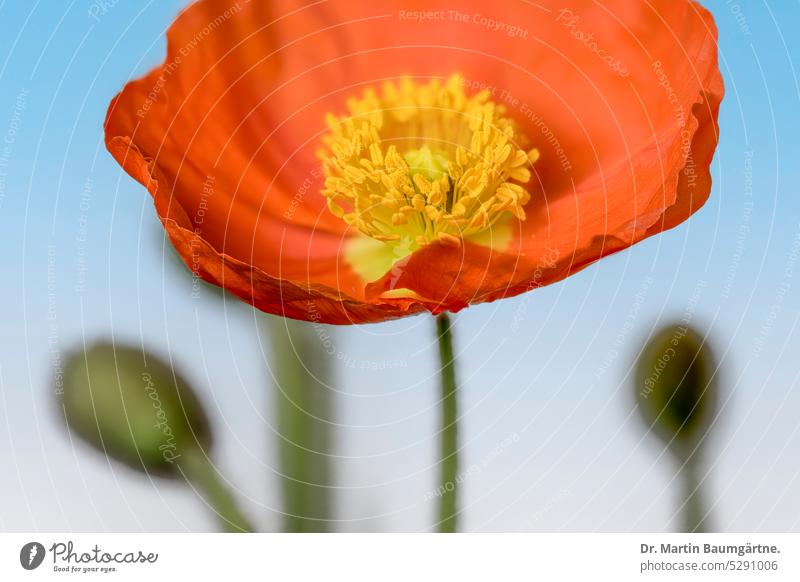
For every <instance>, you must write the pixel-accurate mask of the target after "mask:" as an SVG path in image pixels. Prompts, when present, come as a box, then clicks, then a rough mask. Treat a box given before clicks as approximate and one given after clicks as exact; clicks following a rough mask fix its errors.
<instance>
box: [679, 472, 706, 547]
mask: <svg viewBox="0 0 800 582" xmlns="http://www.w3.org/2000/svg"><path fill="white" fill-rule="evenodd" d="M699 471H700V463H699V462H698V461H697V457H694V456H692V457H689V458H688V459H687V460H686V462H685V463H684V464H683V467H681V478H682V480H683V497H684V502H683V509H682V514H683V515H682V520H683V529H682V530H681V531H684V532H694V533H705V532H708V531H710V530H709V519H708V511H706V508H705V503H704V501H703V492H702V483H701V482H700V475H699Z"/></svg>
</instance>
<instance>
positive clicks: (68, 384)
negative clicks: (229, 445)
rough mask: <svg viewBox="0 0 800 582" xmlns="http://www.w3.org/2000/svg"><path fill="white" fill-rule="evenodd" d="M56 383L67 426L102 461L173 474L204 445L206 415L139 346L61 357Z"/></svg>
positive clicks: (207, 440)
mask: <svg viewBox="0 0 800 582" xmlns="http://www.w3.org/2000/svg"><path fill="white" fill-rule="evenodd" d="M63 378H64V385H63V390H61V391H60V392H61V395H60V396H61V404H62V406H63V412H64V415H65V418H66V421H67V423H68V425H69V426H70V428H71V430H72V431H74V432H75V433H76V434H78V435H79V436H80V437H81V438H83V439H84V440H85V441H87V442H88V443H89V444H91V445H92V446H94V447H95V448H97V449H99V450H100V451H102V452H104V453H105V454H106V455H107V456H109V457H112V458H114V459H117V460H118V461H121V462H123V463H125V464H126V465H129V466H131V467H133V468H135V469H138V470H141V471H145V472H147V473H155V474H158V475H161V476H173V477H179V476H180V473H179V471H178V470H177V467H176V465H175V462H176V461H177V460H178V459H179V458H180V457H181V456H182V455H183V454H184V453H186V452H197V451H199V450H205V451H207V450H208V449H209V448H210V445H211V428H210V425H209V422H208V418H207V416H206V414H205V412H204V411H203V408H202V406H201V404H200V401H199V400H198V398H197V396H195V394H194V392H193V390H192V389H191V387H190V386H189V384H188V383H187V382H186V380H185V379H184V378H182V377H181V376H180V375H179V374H178V373H177V372H175V370H173V368H172V367H171V366H170V365H168V364H167V363H165V362H163V361H161V360H160V359H159V358H157V357H155V356H153V355H152V354H150V353H147V352H143V351H142V350H141V349H140V348H134V347H129V346H113V345H112V344H110V343H106V342H100V343H97V344H95V345H94V346H92V347H91V348H89V349H88V350H87V351H86V352H78V353H75V354H72V355H71V356H70V357H69V358H67V360H66V362H65V365H64V377H63Z"/></svg>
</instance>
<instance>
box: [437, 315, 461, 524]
mask: <svg viewBox="0 0 800 582" xmlns="http://www.w3.org/2000/svg"><path fill="white" fill-rule="evenodd" d="M436 330H437V334H438V337H439V358H440V361H441V369H442V392H441V399H442V416H441V420H442V431H441V448H440V459H441V462H440V465H439V467H440V471H441V477H440V483H441V484H440V488H439V491H440V492H441V496H440V497H439V523H438V525H439V531H440V532H442V533H452V532H455V531H456V526H457V521H456V503H457V500H458V497H457V490H456V487H457V479H458V406H457V401H456V389H457V386H456V372H455V362H454V355H453V333H452V327H451V323H450V316H448V315H447V313H442V314H440V315H439V316H438V317H437V318H436Z"/></svg>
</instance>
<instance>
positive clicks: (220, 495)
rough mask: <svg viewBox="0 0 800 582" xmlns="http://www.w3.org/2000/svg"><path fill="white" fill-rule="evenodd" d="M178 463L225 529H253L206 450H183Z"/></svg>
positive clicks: (243, 530) (237, 530) (246, 530)
mask: <svg viewBox="0 0 800 582" xmlns="http://www.w3.org/2000/svg"><path fill="white" fill-rule="evenodd" d="M176 463H177V464H178V467H180V469H181V471H183V474H184V476H185V477H186V478H187V479H188V480H189V482H190V483H192V485H194V486H195V487H196V488H197V489H198V490H199V491H200V493H201V495H203V497H204V498H205V500H206V502H207V503H208V504H209V505H210V506H211V508H212V509H213V510H214V512H215V513H216V514H217V518H218V519H219V522H220V525H221V526H222V529H223V530H224V531H226V532H251V531H253V526H252V525H251V524H250V522H249V520H248V519H247V518H246V517H245V516H244V515H243V514H242V513H241V511H240V510H239V508H238V507H237V505H236V501H235V500H234V498H233V495H232V493H231V492H230V490H229V489H228V488H227V487H226V486H225V483H223V482H222V480H221V479H220V476H219V473H218V472H217V469H216V468H215V467H214V465H213V463H212V462H211V460H210V459H209V458H208V457H207V456H206V454H205V452H203V451H202V450H201V449H190V450H187V451H182V452H181V456H180V457H179V458H178V459H177V460H176Z"/></svg>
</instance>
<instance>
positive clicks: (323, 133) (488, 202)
mask: <svg viewBox="0 0 800 582" xmlns="http://www.w3.org/2000/svg"><path fill="white" fill-rule="evenodd" d="M272 4H273V3H263V4H262V3H245V2H242V1H240V2H233V1H227V2H225V1H220V0H205V1H201V2H198V3H196V4H193V5H192V6H190V7H189V8H188V9H187V10H185V11H184V12H183V13H182V14H181V15H180V16H179V17H178V19H177V20H176V21H175V23H174V24H173V25H172V27H171V28H170V29H169V32H168V34H167V39H168V43H167V45H168V46H167V59H166V61H165V63H164V64H163V65H162V66H161V67H159V68H157V69H155V70H154V71H152V72H151V73H150V74H149V75H147V76H145V77H143V78H142V79H139V80H137V81H134V82H131V83H129V84H128V85H126V87H125V88H124V89H123V91H122V92H121V93H120V94H119V95H117V97H115V99H114V100H113V101H112V102H111V105H110V107H109V110H108V114H107V118H106V124H105V133H106V145H107V147H108V150H109V151H110V152H111V154H112V155H113V156H114V157H115V159H116V160H117V161H118V162H119V163H120V165H121V166H122V167H123V168H124V169H125V171H126V172H128V173H129V174H130V175H131V176H132V177H134V178H135V179H136V180H138V181H139V182H141V183H142V184H144V185H145V186H146V187H147V189H148V191H149V192H150V194H151V195H152V197H153V199H154V202H155V207H156V211H157V213H158V216H159V217H160V219H161V222H162V223H163V225H164V228H165V229H166V232H167V234H168V235H169V238H170V240H171V241H172V243H173V244H174V245H175V248H176V249H177V250H178V252H179V253H180V255H181V257H182V258H183V260H184V261H185V262H186V264H187V265H188V266H189V267H190V268H191V269H192V270H193V271H194V272H195V273H196V274H197V275H198V276H200V277H202V278H203V279H205V280H206V281H209V282H212V283H215V284H217V285H221V286H222V287H224V288H226V289H227V290H229V291H230V292H232V293H234V294H235V295H237V296H238V297H240V298H241V299H242V300H244V301H247V302H248V303H251V304H252V305H254V306H255V307H257V308H259V309H261V310H263V311H267V312H269V313H274V314H278V315H284V316H287V317H292V318H295V319H304V320H310V321H319V322H327V323H336V324H347V323H363V322H376V321H383V320H387V319H392V318H397V317H402V316H405V315H410V314H414V313H420V312H425V311H428V312H433V313H438V312H441V311H458V310H459V309H462V308H464V307H466V306H468V305H470V304H475V303H481V302H485V301H492V300H495V299H499V298H503V297H510V296H513V295H517V294H519V293H522V292H525V291H529V290H531V289H534V288H536V287H539V286H542V285H547V284H551V283H553V282H556V281H559V280H561V279H563V278H565V277H567V276H568V275H570V274H572V273H575V272H577V271H578V270H580V269H582V268H584V267H586V266H588V265H590V264H592V263H593V262H595V261H597V260H599V259H600V258H602V257H603V256H607V255H609V254H611V253H614V252H617V251H620V250H623V249H625V248H627V247H629V246H631V245H633V244H635V243H636V242H638V241H640V240H642V239H644V238H646V237H649V236H652V235H654V234H657V233H659V232H662V231H663V230H666V229H668V228H671V227H673V226H676V225H677V224H680V223H681V222H683V221H684V220H686V219H687V218H688V217H689V216H690V215H691V214H692V213H694V212H695V211H696V210H697V209H698V208H700V207H701V206H702V204H703V203H704V202H705V201H706V199H707V198H708V194H709V192H710V188H711V179H710V164H711V160H712V157H713V154H714V151H715V148H716V145H717V139H718V127H717V116H718V110H719V104H720V101H721V99H722V95H723V86H722V80H721V76H720V73H719V68H718V65H717V46H716V29H715V26H714V23H713V19H712V18H711V16H710V15H709V14H708V13H707V12H706V11H705V10H704V9H703V8H702V7H700V6H699V5H698V4H697V3H695V2H691V1H684V0H680V1H675V0H672V1H662V2H653V3H650V4H649V5H646V6H645V5H643V4H644V3H642V4H641V5H640V4H639V3H631V2H624V1H622V0H617V1H609V2H604V4H603V7H598V6H597V5H595V4H594V3H593V2H589V1H574V2H563V3H562V2H559V3H558V4H555V3H551V2H542V3H539V4H538V5H536V6H531V5H529V4H525V3H522V2H520V3H519V4H517V5H514V6H513V7H512V8H509V7H508V6H507V5H504V6H498V5H497V3H489V2H479V3H474V2H471V3H468V4H467V3H464V4H463V6H462V7H461V8H456V7H454V6H453V5H452V4H445V3H442V2H424V3H423V2H419V3H418V4H419V6H418V7H417V6H416V4H417V3H415V2H410V3H409V6H407V7H406V8H408V9H407V10H406V9H404V10H400V11H393V12H391V13H389V12H387V10H386V9H383V8H381V7H380V6H376V5H375V3H370V2H366V1H354V2H336V1H332V2H326V3H318V4H315V5H312V6H302V5H300V4H298V5H296V6H295V5H294V4H292V3H288V4H287V3H281V6H280V7H277V6H275V5H272ZM290 4H291V5H290ZM416 8H419V10H417V9H416ZM465 15H466V16H465ZM454 74H458V75H459V76H457V77H454V76H453V75H454ZM479 118H480V119H479ZM366 122H368V123H367V125H364V124H365V123H366ZM348 124H349V125H348ZM370 124H371V125H370ZM362 130H363V131H362ZM359 132H361V134H359ZM476 136H477V137H476ZM475 140H477V141H475ZM347 148H351V150H352V151H350V150H347Z"/></svg>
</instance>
